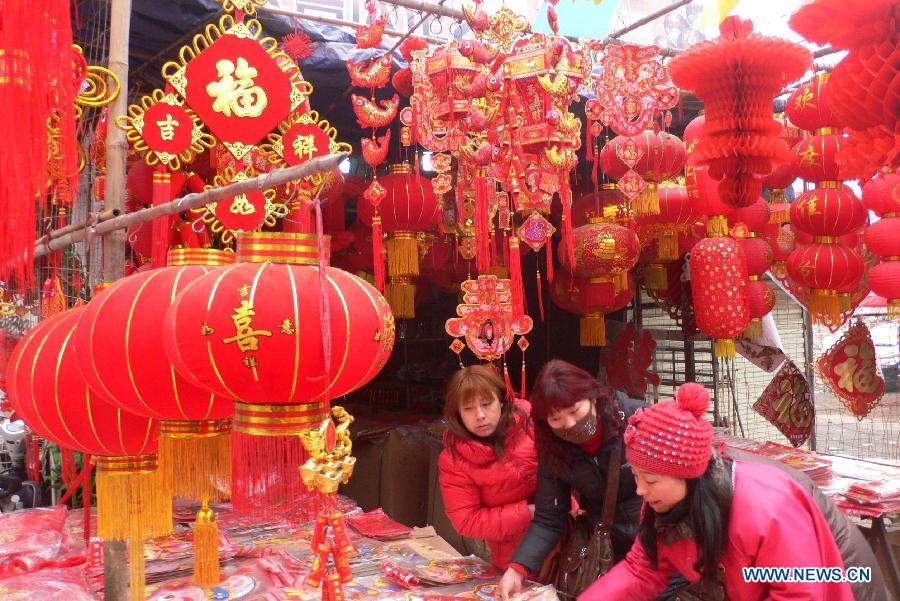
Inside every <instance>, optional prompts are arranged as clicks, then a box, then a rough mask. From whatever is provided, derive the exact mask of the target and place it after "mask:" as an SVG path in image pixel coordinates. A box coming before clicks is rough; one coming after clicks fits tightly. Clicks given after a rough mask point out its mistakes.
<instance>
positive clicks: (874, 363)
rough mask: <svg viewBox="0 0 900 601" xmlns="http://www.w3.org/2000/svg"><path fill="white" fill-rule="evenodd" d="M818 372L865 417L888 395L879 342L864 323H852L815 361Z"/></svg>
mask: <svg viewBox="0 0 900 601" xmlns="http://www.w3.org/2000/svg"><path fill="white" fill-rule="evenodd" d="M815 368H816V372H818V374H819V376H820V377H821V378H822V379H823V380H824V381H825V383H826V384H827V385H828V387H829V388H830V389H831V391H832V392H834V394H835V395H837V397H838V398H839V399H841V402H842V403H843V404H844V406H846V407H847V409H848V410H849V411H850V413H852V414H853V415H854V416H856V418H857V419H859V420H862V419H863V418H865V417H866V416H867V415H868V414H869V413H870V412H871V411H872V409H874V408H875V406H876V405H877V404H878V403H879V401H881V398H882V396H884V378H883V377H881V374H880V373H879V369H878V359H877V356H876V355H875V345H874V343H873V342H872V335H871V334H870V333H869V329H868V328H867V327H866V326H865V325H863V324H862V323H855V324H853V325H852V326H850V327H849V328H848V329H847V331H846V332H845V333H844V335H843V336H841V339H840V340H838V342H837V343H836V344H835V345H834V346H833V347H831V348H830V349H829V350H828V351H826V352H825V353H824V354H823V355H822V356H821V357H819V358H818V359H816V362H815Z"/></svg>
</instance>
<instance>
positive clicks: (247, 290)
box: [238, 284, 250, 298]
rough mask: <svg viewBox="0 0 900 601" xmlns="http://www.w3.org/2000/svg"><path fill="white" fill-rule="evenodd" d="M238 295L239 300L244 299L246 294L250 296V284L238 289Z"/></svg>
mask: <svg viewBox="0 0 900 601" xmlns="http://www.w3.org/2000/svg"><path fill="white" fill-rule="evenodd" d="M238 294H240V295H241V298H244V297H246V296H247V295H248V294H250V284H244V285H243V286H241V287H240V288H238Z"/></svg>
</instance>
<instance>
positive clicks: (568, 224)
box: [548, 177, 575, 281]
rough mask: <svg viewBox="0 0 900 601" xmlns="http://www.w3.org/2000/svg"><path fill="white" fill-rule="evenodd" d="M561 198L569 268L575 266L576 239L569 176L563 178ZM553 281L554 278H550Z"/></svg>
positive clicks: (563, 237) (563, 241)
mask: <svg viewBox="0 0 900 601" xmlns="http://www.w3.org/2000/svg"><path fill="white" fill-rule="evenodd" d="M559 198H560V200H561V201H562V208H563V214H562V243H563V248H564V249H565V252H566V261H565V262H566V264H567V265H569V269H572V268H574V266H575V239H574V236H573V235H572V188H570V187H569V178H568V177H565V178H563V181H562V183H561V185H560V188H559ZM548 255H549V253H548ZM549 277H550V276H549V274H548V278H549ZM550 279H551V281H552V278H550Z"/></svg>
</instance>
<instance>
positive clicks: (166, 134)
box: [156, 113, 181, 141]
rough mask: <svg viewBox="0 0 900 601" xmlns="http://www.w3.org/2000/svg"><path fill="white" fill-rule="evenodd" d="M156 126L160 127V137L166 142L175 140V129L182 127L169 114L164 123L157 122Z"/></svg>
mask: <svg viewBox="0 0 900 601" xmlns="http://www.w3.org/2000/svg"><path fill="white" fill-rule="evenodd" d="M156 124H157V125H158V126H159V137H160V138H162V139H163V140H166V141H169V140H174V139H175V127H176V126H178V125H181V124H180V123H179V122H178V121H176V120H175V119H173V118H172V115H171V114H169V113H166V118H165V120H164V121H157V122H156Z"/></svg>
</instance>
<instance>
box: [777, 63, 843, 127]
mask: <svg viewBox="0 0 900 601" xmlns="http://www.w3.org/2000/svg"><path fill="white" fill-rule="evenodd" d="M828 78H829V76H828V74H827V73H823V74H820V75H817V76H816V77H814V78H813V79H811V80H810V81H808V82H806V83H805V84H803V85H802V86H800V87H799V88H797V89H796V90H794V93H793V94H791V95H790V97H789V98H788V99H787V103H786V104H785V111H784V112H785V113H786V114H787V116H788V118H789V119H790V120H791V123H793V124H794V125H796V126H797V127H799V128H800V129H805V130H808V131H815V130H817V129H821V128H823V127H841V125H842V123H840V122H839V121H838V120H837V118H836V117H835V115H834V113H832V112H831V102H830V101H829V91H828V87H829V86H828V85H827V83H828Z"/></svg>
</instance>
